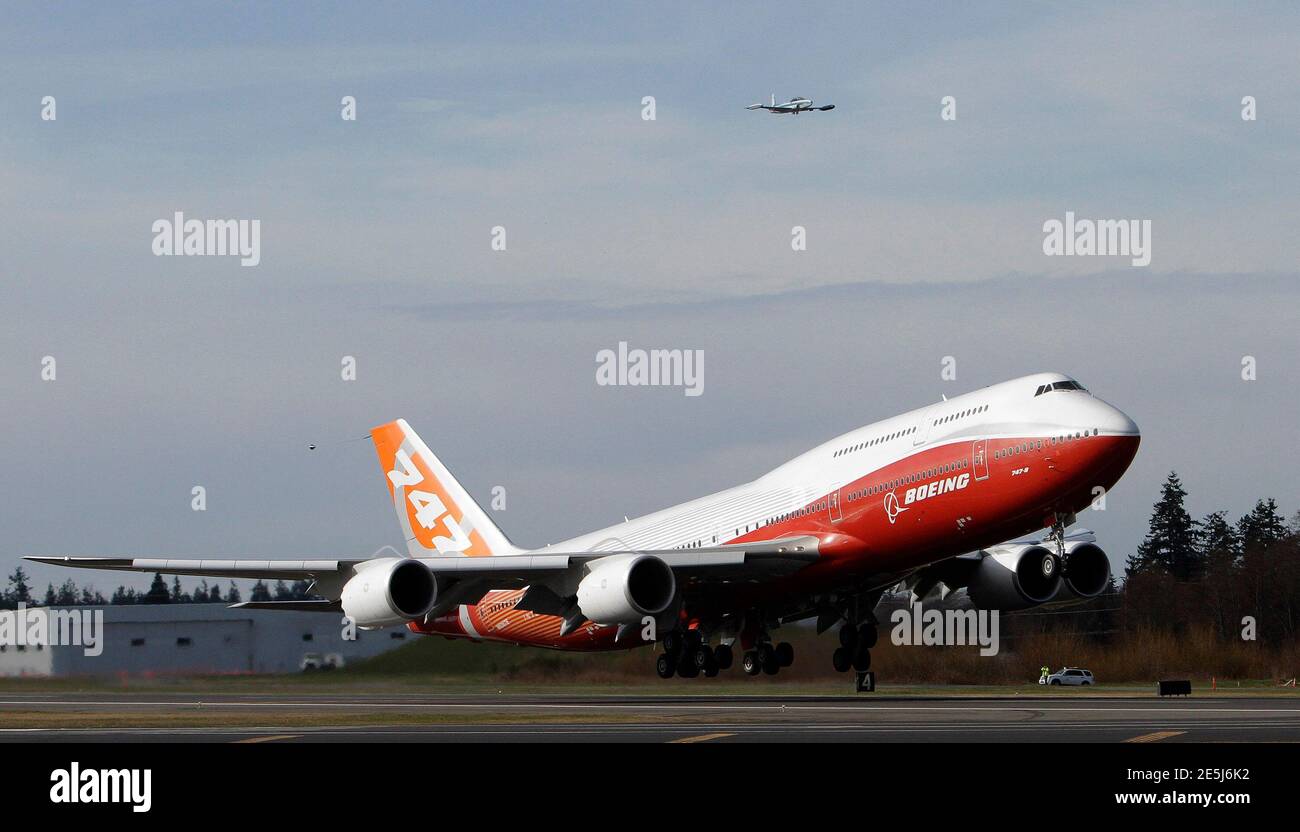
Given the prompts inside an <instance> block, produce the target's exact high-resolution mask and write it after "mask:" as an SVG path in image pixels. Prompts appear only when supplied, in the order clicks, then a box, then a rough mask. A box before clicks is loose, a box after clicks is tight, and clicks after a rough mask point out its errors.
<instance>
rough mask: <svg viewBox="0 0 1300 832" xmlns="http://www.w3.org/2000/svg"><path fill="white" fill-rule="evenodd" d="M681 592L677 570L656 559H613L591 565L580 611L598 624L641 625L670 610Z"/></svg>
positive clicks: (581, 592) (582, 589) (580, 597)
mask: <svg viewBox="0 0 1300 832" xmlns="http://www.w3.org/2000/svg"><path fill="white" fill-rule="evenodd" d="M676 591H677V582H676V580H675V579H674V578H673V570H672V567H670V566H669V565H668V564H666V563H664V562H663V560H661V559H660V558H657V557H655V556H654V555H610V556H609V557H604V558H599V559H598V560H593V561H591V562H590V563H588V564H587V575H586V576H585V577H583V579H582V581H581V582H579V583H578V609H579V610H580V611H581V612H582V614H583V616H584V617H586V618H587V619H588V620H590V621H594V622H596V623H597V624H638V623H640V621H641V619H642V618H644V617H645V616H647V615H658V614H659V613H661V612H663V611H664V610H666V609H668V605H669V604H671V603H672V601H673V595H674V594H675V593H676Z"/></svg>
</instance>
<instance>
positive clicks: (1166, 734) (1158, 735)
mask: <svg viewBox="0 0 1300 832" xmlns="http://www.w3.org/2000/svg"><path fill="white" fill-rule="evenodd" d="M1186 733H1187V732H1186V731H1154V732H1152V733H1150V734H1142V735H1141V736H1137V737H1130V738H1129V739H1126V740H1124V742H1160V741H1161V740H1167V739H1169V738H1170V737H1177V736H1180V735H1182V734H1186Z"/></svg>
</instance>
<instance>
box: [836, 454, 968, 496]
mask: <svg viewBox="0 0 1300 832" xmlns="http://www.w3.org/2000/svg"><path fill="white" fill-rule="evenodd" d="M969 467H970V460H969V459H957V460H954V461H952V462H948V463H945V464H943V465H938V466H935V467H934V468H927V469H925V470H924V471H917V472H916V473H914V474H907V475H906V476H902V477H898V478H896V479H892V480H888V481H886V482H882V483H879V484H877V485H869V486H867V487H866V488H863V489H860V490H858V491H853V492H851V493H850V494H849V497H848V498H849V499H850V500H860V499H862V498H863V497H871V496H873V495H875V494H880V493H882V492H885V491H892V490H893V489H895V488H898V487H899V486H900V485H910V484H911V483H914V482H920V481H921V480H928V479H930V478H931V477H938V476H943V475H945V474H951V473H953V472H954V471H961V470H963V469H966V468H969Z"/></svg>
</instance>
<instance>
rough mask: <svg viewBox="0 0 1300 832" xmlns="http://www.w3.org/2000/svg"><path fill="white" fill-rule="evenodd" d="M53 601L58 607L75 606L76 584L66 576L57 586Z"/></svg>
mask: <svg viewBox="0 0 1300 832" xmlns="http://www.w3.org/2000/svg"><path fill="white" fill-rule="evenodd" d="M55 603H56V604H57V605H58V606H60V607H75V606H76V605H77V585H76V584H75V583H73V582H72V579H71V578H68V579H67V580H66V581H64V582H63V585H62V586H60V587H59V594H58V598H57V600H56V601H55Z"/></svg>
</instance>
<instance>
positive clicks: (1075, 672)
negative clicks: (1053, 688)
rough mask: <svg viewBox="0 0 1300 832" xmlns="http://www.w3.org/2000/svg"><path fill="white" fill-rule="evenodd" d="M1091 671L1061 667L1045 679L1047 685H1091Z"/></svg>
mask: <svg viewBox="0 0 1300 832" xmlns="http://www.w3.org/2000/svg"><path fill="white" fill-rule="evenodd" d="M1092 683H1093V678H1092V671H1091V670H1084V669H1083V668H1080V667H1063V668H1061V669H1060V670H1058V671H1056V672H1055V673H1053V674H1052V675H1051V676H1048V677H1047V684H1049V685H1091V684H1092Z"/></svg>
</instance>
